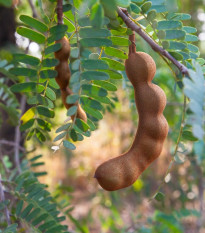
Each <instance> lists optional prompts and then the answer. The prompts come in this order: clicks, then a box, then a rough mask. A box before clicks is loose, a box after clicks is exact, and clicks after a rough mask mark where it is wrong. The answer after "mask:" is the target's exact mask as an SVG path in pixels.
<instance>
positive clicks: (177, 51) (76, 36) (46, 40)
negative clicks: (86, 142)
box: [0, 0, 205, 233]
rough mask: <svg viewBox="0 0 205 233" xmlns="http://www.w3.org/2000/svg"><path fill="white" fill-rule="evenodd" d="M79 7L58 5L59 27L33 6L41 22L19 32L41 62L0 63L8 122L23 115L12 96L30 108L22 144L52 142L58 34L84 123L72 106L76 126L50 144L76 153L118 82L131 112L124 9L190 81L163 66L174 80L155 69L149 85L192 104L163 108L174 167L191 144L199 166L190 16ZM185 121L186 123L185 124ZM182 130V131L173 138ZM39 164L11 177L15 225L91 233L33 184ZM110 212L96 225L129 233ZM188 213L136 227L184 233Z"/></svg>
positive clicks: (199, 118) (198, 91)
mask: <svg viewBox="0 0 205 233" xmlns="http://www.w3.org/2000/svg"><path fill="white" fill-rule="evenodd" d="M50 2H52V5H53V7H55V6H56V1H50ZM170 2H171V4H170ZM91 3H92V4H91ZM0 4H3V5H5V6H11V1H7V3H5V1H3V2H2V1H0ZM83 4H84V3H83V1H75V0H74V1H71V2H69V4H65V5H64V6H63V12H64V25H57V17H56V11H54V9H52V12H53V14H52V15H51V17H48V16H47V15H46V14H45V12H44V10H43V9H44V7H43V5H42V2H41V1H40V0H39V1H38V5H39V8H40V11H41V16H42V19H38V20H37V19H35V18H33V17H31V16H28V15H24V14H23V15H21V16H20V17H19V19H20V21H21V23H23V25H21V26H19V27H18V28H17V33H18V34H19V35H21V36H23V37H26V38H28V39H29V40H31V41H33V42H36V43H37V44H38V45H39V49H40V50H41V55H42V56H41V58H40V59H39V58H38V57H34V56H31V55H28V54H24V53H20V52H19V51H18V52H17V53H15V54H13V61H12V65H8V64H7V62H6V61H5V60H3V61H1V62H0V73H1V74H2V76H3V77H2V78H1V82H0V97H1V102H0V107H1V108H2V109H3V110H4V111H6V113H7V114H8V119H9V121H10V122H11V123H12V124H13V125H16V124H17V122H18V121H19V117H20V115H19V104H18V101H17V99H16V96H15V94H14V93H19V94H25V95H26V98H27V103H28V104H29V105H30V108H29V109H28V110H27V111H26V112H25V113H24V114H23V116H22V117H21V121H22V124H21V126H20V130H21V131H27V140H30V139H31V138H33V137H34V138H35V139H37V141H38V142H40V143H42V142H45V141H46V139H48V138H49V132H50V131H51V129H52V125H53V124H54V122H53V118H54V115H55V106H54V103H55V101H56V104H57V103H58V102H57V99H58V97H59V90H58V89H59V87H58V85H57V83H56V81H55V77H56V75H57V71H56V70H55V69H54V67H55V66H56V65H57V64H58V63H59V61H58V60H57V59H55V58H54V52H56V51H58V50H59V49H60V48H61V45H60V44H59V43H57V44H55V41H56V40H59V39H61V38H62V37H63V36H67V37H68V38H69V39H70V44H71V59H70V68H71V73H72V77H71V80H70V88H71V89H72V91H73V94H72V95H70V96H68V97H67V99H66V102H67V103H68V104H78V103H79V104H81V105H82V108H83V109H84V110H85V112H86V114H87V116H88V120H87V122H84V121H82V120H81V119H78V118H76V113H77V106H76V105H74V106H73V107H71V108H70V109H69V110H68V111H67V116H72V115H73V114H75V116H74V120H73V121H72V122H71V121H69V122H68V123H66V124H63V125H61V126H58V128H57V130H56V134H57V135H56V137H55V138H54V140H53V141H54V142H58V143H59V144H58V146H60V145H63V146H64V147H65V148H66V149H68V150H75V149H76V145H75V142H77V141H82V140H83V139H84V137H90V135H91V132H92V131H94V130H96V129H97V126H98V122H99V120H101V119H102V118H103V116H104V114H105V111H107V110H108V111H112V109H113V108H114V107H115V102H116V98H115V95H114V92H115V91H117V89H118V88H119V84H118V83H119V82H118V81H121V79H123V87H125V88H126V91H128V92H129V93H128V95H129V97H130V106H131V107H132V108H133V102H134V95H133V91H132V90H131V89H130V84H129V82H128V81H127V78H126V76H125V71H124V60H125V59H127V57H128V48H127V47H128V46H129V45H130V41H129V40H128V36H129V35H130V34H131V33H132V32H131V30H130V29H127V27H126V25H125V24H124V23H123V21H122V20H121V19H120V18H119V17H118V16H117V6H122V7H126V8H127V9H128V12H129V14H130V15H131V16H132V17H133V19H134V20H135V23H136V24H137V25H138V26H139V27H140V28H141V30H143V31H145V33H146V34H147V36H148V37H150V38H151V39H152V40H154V41H155V42H156V43H157V44H159V45H160V46H162V47H163V48H164V49H165V50H167V51H168V52H169V53H170V54H171V55H172V56H173V57H174V58H176V59H177V60H178V61H180V62H182V63H183V64H184V65H186V66H187V67H188V68H189V75H190V77H185V78H184V77H182V75H181V74H180V73H179V71H178V70H176V67H174V66H173V65H172V64H170V63H169V61H167V63H168V65H169V67H170V68H171V69H172V71H173V73H174V78H173V76H171V75H170V74H168V72H164V73H163V71H160V75H159V74H156V76H155V79H154V82H156V83H158V84H159V85H162V86H163V88H164V89H165V91H166V93H167V96H168V100H170V102H174V101H175V102H177V103H179V102H180V101H181V100H182V96H183V94H182V89H183V90H184V94H185V95H186V97H187V98H188V102H189V105H188V110H187V106H186V105H184V106H183V108H179V107H177V108H176V109H175V107H173V106H167V108H166V110H165V115H166V118H167V119H168V121H169V125H170V138H171V139H172V141H174V142H177V146H176V153H175V154H174V153H172V154H173V155H174V156H173V158H172V162H173V163H175V162H176V163H178V164H181V163H184V161H185V157H186V156H187V150H188V149H187V148H186V143H189V145H193V153H195V154H196V159H197V162H198V163H199V164H200V163H203V162H204V151H205V145H204V114H203V113H204V95H205V94H204V74H203V73H204V72H205V68H204V64H205V61H204V59H202V58H199V48H198V47H197V46H196V42H197V40H198V38H197V36H196V35H195V33H196V29H195V28H194V27H191V26H187V24H186V23H185V24H184V23H183V21H185V20H189V19H190V17H191V16H190V15H189V14H184V13H177V7H176V4H175V3H174V1H165V0H151V1H143V0H132V1H130V0H126V1H121V0H101V1H95V0H93V1H88V3H87V5H86V7H85V9H86V10H85V9H81V7H82V6H83V7H84V5H83ZM140 49H141V48H140ZM143 49H144V48H143ZM143 49H142V50H143ZM195 60H196V61H197V62H196V61H195ZM159 76H160V77H159ZM6 78H8V79H9V80H11V81H12V82H13V83H14V84H13V85H12V86H11V87H10V88H8V86H7V85H6ZM174 86H175V87H174ZM175 88H176V90H177V91H176V90H175ZM134 110H135V111H136V109H134ZM177 112H178V113H177ZM179 112H183V113H181V114H179ZM173 113H174V114H173ZM185 113H186V114H185ZM65 114H66V113H65ZM184 115H186V117H187V118H186V120H185V122H182V120H181V119H183V116H184ZM133 117H135V116H133ZM1 123H2V122H1ZM179 129H181V131H180V132H179V133H178V131H179ZM198 139H200V140H198ZM58 146H57V147H58ZM40 158H41V156H36V157H34V158H32V159H31V160H30V161H27V160H24V161H23V162H22V164H21V169H22V173H21V174H20V175H17V174H16V171H14V174H12V176H13V177H15V178H11V179H10V180H9V181H10V182H12V185H14V187H12V188H13V190H14V191H12V192H11V193H12V195H13V196H14V197H15V199H16V200H17V203H16V201H15V202H14V203H15V204H16V206H12V208H13V210H14V221H16V222H18V223H19V222H26V223H27V224H28V226H29V227H30V228H31V229H35V231H37V232H46V233H47V232H48V233H52V232H67V226H64V225H63V224H61V221H63V220H64V219H65V216H64V215H66V216H67V217H68V218H69V219H70V220H71V221H72V222H73V223H74V224H75V225H76V228H77V229H78V230H79V232H89V230H88V227H86V226H83V225H81V224H79V222H78V221H77V220H76V219H75V218H73V216H72V215H71V214H70V210H69V209H67V210H65V206H66V205H68V204H69V203H66V204H65V205H62V204H61V203H58V202H57V198H58V197H55V198H52V196H51V194H50V193H49V192H48V191H47V189H46V185H43V184H41V183H40V182H39V181H38V179H37V177H39V176H42V175H45V174H46V172H45V171H42V172H31V170H30V168H31V167H39V166H41V165H43V164H44V163H43V162H39V161H38V159H40ZM28 165H29V166H28ZM171 165H172V163H171ZM9 188H10V187H9V186H8V189H9ZM165 198H166V196H165V195H164V193H162V192H157V193H156V194H155V195H154V199H155V200H156V201H157V203H158V204H163V203H164V199H165ZM10 205H11V204H10V203H9V202H8V203H7V202H5V203H4V202H3V203H1V205H0V209H4V208H5V207H8V208H10V207H11V206H10ZM110 209H111V213H112V215H113V216H114V218H113V217H111V216H109V217H108V218H107V219H101V221H102V224H103V227H104V228H105V229H108V228H109V230H111V231H112V232H127V231H126V230H127V228H126V227H124V226H123V227H122V229H119V226H120V224H121V221H122V220H121V218H120V216H119V213H118V211H117V209H116V208H115V206H111V207H110ZM60 211H61V213H64V215H63V216H59V214H60ZM192 215H194V216H199V213H197V212H195V211H194V210H187V209H183V208H182V209H180V210H179V211H174V212H170V213H163V212H162V211H156V212H155V214H154V215H153V217H152V218H149V219H147V223H151V224H148V225H150V226H148V227H145V226H143V227H141V226H137V232H152V233H155V232H157V233H160V232H163V233H164V232H169V233H171V232H178V233H180V232H184V227H183V224H182V218H184V217H188V216H192ZM18 228H19V226H18V224H16V223H14V224H11V225H10V226H5V227H4V229H3V232H17V230H18ZM0 232H2V231H0Z"/></svg>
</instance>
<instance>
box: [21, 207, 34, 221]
mask: <svg viewBox="0 0 205 233" xmlns="http://www.w3.org/2000/svg"><path fill="white" fill-rule="evenodd" d="M32 208H33V204H29V205H27V206H26V208H25V209H24V210H23V212H22V213H21V218H25V217H26V216H27V215H28V214H29V212H30V211H31V210H32Z"/></svg>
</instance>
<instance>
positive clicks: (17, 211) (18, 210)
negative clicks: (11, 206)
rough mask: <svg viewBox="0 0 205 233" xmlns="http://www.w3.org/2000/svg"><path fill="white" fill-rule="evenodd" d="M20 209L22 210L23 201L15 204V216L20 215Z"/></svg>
mask: <svg viewBox="0 0 205 233" xmlns="http://www.w3.org/2000/svg"><path fill="white" fill-rule="evenodd" d="M22 208H23V201H22V200H20V201H19V202H18V203H17V206H16V215H17V216H19V215H20V213H21V210H22Z"/></svg>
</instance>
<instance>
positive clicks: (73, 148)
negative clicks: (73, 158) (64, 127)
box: [63, 140, 76, 150]
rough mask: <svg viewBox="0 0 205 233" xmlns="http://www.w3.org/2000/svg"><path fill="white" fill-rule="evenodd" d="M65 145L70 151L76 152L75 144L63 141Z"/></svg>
mask: <svg viewBox="0 0 205 233" xmlns="http://www.w3.org/2000/svg"><path fill="white" fill-rule="evenodd" d="M63 145H64V147H66V148H68V149H70V150H75V149H76V147H75V145H74V144H73V143H71V142H69V141H67V140H63Z"/></svg>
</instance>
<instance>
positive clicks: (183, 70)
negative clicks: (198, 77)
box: [118, 7, 189, 76]
mask: <svg viewBox="0 0 205 233" xmlns="http://www.w3.org/2000/svg"><path fill="white" fill-rule="evenodd" d="M118 15H119V17H120V18H122V20H123V21H124V22H125V24H126V25H127V27H128V28H130V29H132V30H133V31H135V32H136V33H137V34H138V35H139V36H141V37H142V38H143V39H144V40H145V41H146V42H147V43H148V44H149V45H150V46H151V48H152V49H153V50H154V51H156V52H158V53H160V54H162V55H163V56H164V57H166V58H168V59H169V60H170V61H171V62H172V63H173V64H174V65H175V66H176V67H177V68H178V69H179V70H180V71H181V73H182V74H184V75H187V76H189V72H188V69H187V67H186V66H184V65H183V64H181V63H180V62H178V61H177V60H176V59H175V58H174V57H172V55H171V54H169V53H168V52H167V51H166V50H164V49H163V48H162V47H160V46H159V45H158V44H157V43H155V41H153V40H152V39H151V38H150V37H149V36H148V35H146V34H145V33H144V32H143V31H142V29H141V28H140V27H139V26H138V25H137V24H135V23H134V22H133V21H132V20H131V17H130V15H129V14H128V12H127V9H124V8H120V7H118Z"/></svg>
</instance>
